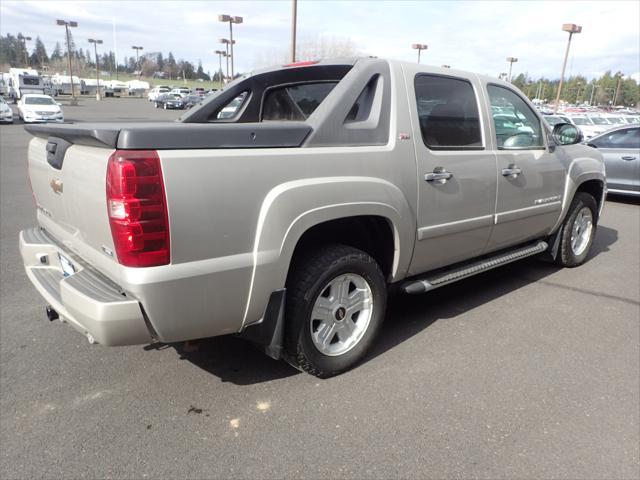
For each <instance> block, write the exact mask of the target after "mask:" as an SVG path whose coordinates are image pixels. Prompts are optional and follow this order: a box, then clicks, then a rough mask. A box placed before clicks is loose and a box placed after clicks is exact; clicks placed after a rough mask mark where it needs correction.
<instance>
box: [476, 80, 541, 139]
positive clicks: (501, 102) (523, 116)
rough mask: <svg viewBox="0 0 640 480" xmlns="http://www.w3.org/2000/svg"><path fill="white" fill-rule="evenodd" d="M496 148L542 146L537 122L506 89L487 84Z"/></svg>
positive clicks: (529, 109)
mask: <svg viewBox="0 0 640 480" xmlns="http://www.w3.org/2000/svg"><path fill="white" fill-rule="evenodd" d="M487 90H488V92H489V99H490V101H491V113H492V116H493V125H494V127H495V130H496V140H497V144H498V149H501V150H502V149H510V148H515V149H527V148H541V147H544V139H543V136H542V128H541V126H540V120H539V119H538V116H537V115H536V114H535V113H534V111H533V110H532V109H531V108H530V107H529V105H527V104H526V103H525V101H524V100H522V98H520V96H519V95H517V94H516V93H515V92H513V91H511V90H509V89H508V88H504V87H499V86H497V85H488V86H487Z"/></svg>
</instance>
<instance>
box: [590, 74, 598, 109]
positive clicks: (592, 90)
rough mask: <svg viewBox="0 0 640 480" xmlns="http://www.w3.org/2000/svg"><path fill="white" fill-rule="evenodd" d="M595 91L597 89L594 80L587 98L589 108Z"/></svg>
mask: <svg viewBox="0 0 640 480" xmlns="http://www.w3.org/2000/svg"><path fill="white" fill-rule="evenodd" d="M597 89H598V87H597V86H596V82H595V80H594V81H593V83H592V84H591V96H590V97H589V106H592V105H593V96H594V94H595V91H596V90H597Z"/></svg>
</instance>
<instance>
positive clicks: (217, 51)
mask: <svg viewBox="0 0 640 480" xmlns="http://www.w3.org/2000/svg"><path fill="white" fill-rule="evenodd" d="M213 53H215V54H216V55H218V60H219V61H220V69H219V70H218V72H219V74H220V83H221V84H222V83H223V82H222V75H223V73H222V57H226V56H227V54H226V53H225V51H224V50H216V51H215V52H213Z"/></svg>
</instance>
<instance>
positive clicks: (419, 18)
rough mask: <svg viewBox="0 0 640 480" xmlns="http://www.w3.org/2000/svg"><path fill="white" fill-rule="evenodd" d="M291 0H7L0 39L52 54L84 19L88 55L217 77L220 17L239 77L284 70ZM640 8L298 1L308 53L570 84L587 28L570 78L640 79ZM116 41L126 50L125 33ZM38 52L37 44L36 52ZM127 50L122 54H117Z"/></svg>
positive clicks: (633, 2)
mask: <svg viewBox="0 0 640 480" xmlns="http://www.w3.org/2000/svg"><path fill="white" fill-rule="evenodd" d="M291 4H292V3H291V0H262V1H240V0H236V1H163V0H156V1H144V0H138V1H124V0H122V1H103V0H90V1H83V0H77V1H60V0H41V1H27V0H22V1H17V0H0V34H2V35H6V34H7V33H11V34H14V35H15V34H17V33H18V32H22V34H23V35H26V36H31V37H33V38H34V39H35V37H36V36H40V38H41V39H42V41H43V42H44V43H45V46H46V47H47V52H48V53H49V54H51V52H52V50H53V48H54V46H55V43H56V42H60V43H61V45H64V29H63V28H62V27H60V26H57V25H56V24H55V20H56V19H57V18H61V19H65V20H75V21H77V22H78V23H79V27H78V28H75V29H73V36H74V40H75V43H76V46H78V47H82V48H85V49H86V48H88V47H90V46H91V45H90V44H89V43H87V39H88V38H100V39H102V40H103V41H104V45H103V46H102V48H104V50H110V49H114V50H116V51H117V56H118V58H119V60H120V62H121V63H122V60H123V58H124V56H125V55H126V56H132V55H134V54H135V52H134V51H133V50H131V46H132V45H141V46H143V47H144V49H145V50H144V51H146V52H152V51H162V52H163V53H164V54H165V55H166V54H167V53H168V52H169V51H172V52H173V54H174V56H175V57H176V58H177V59H179V58H184V59H185V60H190V61H192V62H194V63H195V64H197V62H198V60H201V61H202V63H203V67H204V70H205V71H210V72H214V71H215V70H217V68H218V59H217V56H215V55H214V53H213V51H214V50H217V49H221V47H222V46H221V45H220V44H218V38H220V37H228V34H229V25H228V24H223V23H220V22H218V15H219V14H229V15H236V16H242V17H243V18H244V23H243V24H241V25H234V40H236V42H237V43H236V45H235V49H234V52H235V70H236V72H246V71H249V70H252V69H255V68H259V67H264V66H268V65H269V64H273V63H279V62H280V61H282V60H281V59H284V58H286V55H287V52H288V49H289V48H290V41H291ZM639 18H640V2H638V1H637V0H629V1H604V0H600V1H593V2H592V1H578V0H573V1H548V2H546V1H511V2H509V1H495V2H493V1H491V2H490V1H469V2H467V1H427V0H423V1H383V0H368V1H366V0H357V1H348V0H340V1H328V0H327V1H322V0H299V1H298V25H297V30H298V38H299V42H300V43H301V44H302V45H313V44H320V43H330V44H331V43H333V44H341V43H347V44H350V45H351V46H352V47H353V48H354V49H355V51H356V52H357V53H358V54H359V55H374V56H377V57H381V58H392V59H397V60H405V61H416V57H417V54H416V51H415V50H412V49H411V45H412V44H413V43H423V44H427V45H428V50H426V51H423V52H422V63H427V64H431V65H443V64H447V65H451V66H452V67H453V68H458V69H461V70H469V71H474V72H477V73H481V74H488V75H493V76H497V75H498V74H499V73H500V72H506V71H507V69H508V66H507V62H506V60H505V58H506V57H517V58H518V62H517V63H515V64H514V65H513V75H514V76H516V75H517V74H518V73H521V72H527V73H528V74H529V75H530V76H532V77H534V78H537V77H539V76H545V77H547V78H558V77H559V76H560V70H561V68H562V60H563V56H564V51H565V48H566V44H567V37H568V34H567V33H565V32H563V31H562V29H561V26H562V24H563V23H576V24H578V25H581V26H582V27H583V30H582V33H580V34H577V35H574V37H573V41H572V44H571V50H570V56H569V61H568V63H567V75H571V74H582V75H585V76H586V77H588V78H593V77H597V76H600V75H601V74H602V73H604V72H605V71H607V70H611V71H612V72H614V73H615V72H616V71H622V72H623V73H624V74H625V75H629V76H632V77H633V78H635V79H636V80H638V81H640V21H639V20H638V19H639ZM114 22H115V26H116V35H115V46H114V34H113V25H114ZM31 47H33V43H31ZM114 47H117V48H114Z"/></svg>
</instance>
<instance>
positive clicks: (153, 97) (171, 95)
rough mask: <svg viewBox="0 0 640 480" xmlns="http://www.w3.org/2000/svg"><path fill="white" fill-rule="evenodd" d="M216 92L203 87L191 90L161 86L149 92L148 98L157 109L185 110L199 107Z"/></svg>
mask: <svg viewBox="0 0 640 480" xmlns="http://www.w3.org/2000/svg"><path fill="white" fill-rule="evenodd" d="M214 91H215V90H210V91H207V90H205V89H204V88H201V87H197V88H195V89H194V90H190V89H188V88H186V87H177V88H172V87H168V86H159V87H154V88H152V89H151V90H150V91H149V95H148V98H149V101H150V102H153V104H154V106H155V107H156V108H163V109H165V110H168V109H178V110H184V109H187V108H191V107H193V106H194V105H197V104H198V103H200V102H201V101H202V100H203V99H204V98H205V97H206V96H207V95H210V94H211V93H212V92H214Z"/></svg>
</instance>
